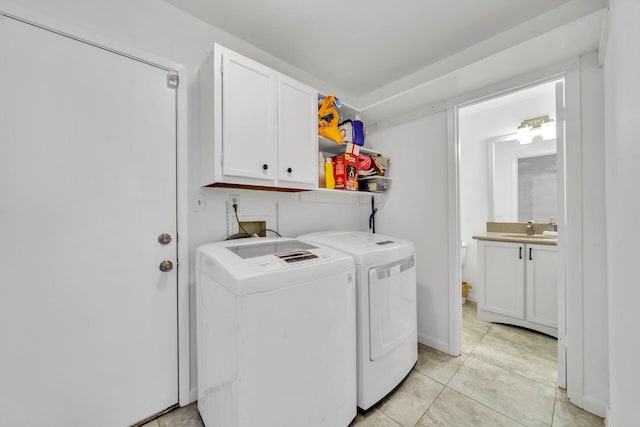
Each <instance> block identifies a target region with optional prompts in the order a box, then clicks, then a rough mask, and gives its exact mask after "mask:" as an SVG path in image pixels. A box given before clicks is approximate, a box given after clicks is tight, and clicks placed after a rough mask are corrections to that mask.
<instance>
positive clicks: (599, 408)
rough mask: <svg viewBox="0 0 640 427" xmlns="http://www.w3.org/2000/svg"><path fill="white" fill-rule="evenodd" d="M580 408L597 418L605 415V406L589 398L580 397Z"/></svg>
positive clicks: (599, 401) (597, 400)
mask: <svg viewBox="0 0 640 427" xmlns="http://www.w3.org/2000/svg"><path fill="white" fill-rule="evenodd" d="M582 406H583V408H582V409H584V410H585V411H587V412H591V413H592V414H596V415H597V416H599V417H605V416H606V415H607V404H606V403H604V402H602V401H601V400H599V399H596V398H593V397H591V396H582Z"/></svg>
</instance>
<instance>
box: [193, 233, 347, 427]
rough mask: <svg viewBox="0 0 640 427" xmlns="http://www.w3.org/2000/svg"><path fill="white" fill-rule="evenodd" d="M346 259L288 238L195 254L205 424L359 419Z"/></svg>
mask: <svg viewBox="0 0 640 427" xmlns="http://www.w3.org/2000/svg"><path fill="white" fill-rule="evenodd" d="M355 296H356V295H355V270H354V262H353V259H352V258H351V257H350V256H348V255H346V254H343V253H341V252H338V251H336V250H334V249H330V248H324V247H319V245H312V244H306V243H302V242H299V241H297V240H293V239H285V238H252V239H242V240H231V241H224V242H217V243H212V244H207V245H204V246H201V247H199V248H198V249H197V251H196V322H197V348H198V352H197V361H198V410H199V411H200V414H201V415H202V419H203V421H204V423H205V425H206V426H207V427H255V426H261V427H287V426H291V427H300V426H306V427H315V426H318V427H319V426H324V427H342V426H347V425H348V424H349V423H350V422H351V420H353V418H354V417H355V416H356V411H357V408H356V344H355V334H356V314H355V305H356V302H355Z"/></svg>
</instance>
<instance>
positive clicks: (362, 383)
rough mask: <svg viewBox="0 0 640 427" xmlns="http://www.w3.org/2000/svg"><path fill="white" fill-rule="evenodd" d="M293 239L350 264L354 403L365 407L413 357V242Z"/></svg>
mask: <svg viewBox="0 0 640 427" xmlns="http://www.w3.org/2000/svg"><path fill="white" fill-rule="evenodd" d="M298 239H299V240H301V241H304V242H307V243H311V244H318V245H323V246H329V247H333V248H336V249H339V250H341V251H343V252H346V253H348V254H350V255H351V256H353V258H354V260H355V262H356V278H357V280H356V293H357V297H356V298H357V344H358V406H359V407H360V408H362V409H368V408H370V407H371V406H372V405H373V404H375V403H376V402H378V401H379V400H380V399H382V398H383V397H384V396H385V395H387V394H388V393H389V392H390V391H391V390H393V388H394V387H396V386H397V385H398V384H399V383H400V382H401V381H402V379H403V378H404V377H405V376H406V375H407V374H408V373H409V371H411V369H412V367H413V366H414V365H415V363H416V361H417V360H418V337H417V326H416V324H417V317H416V313H417V303H416V268H415V248H414V245H413V242H410V241H407V240H402V239H397V238H395V237H390V236H385V235H382V234H372V233H367V232H354V231H326V232H319V233H311V234H305V235H303V236H299V237H298Z"/></svg>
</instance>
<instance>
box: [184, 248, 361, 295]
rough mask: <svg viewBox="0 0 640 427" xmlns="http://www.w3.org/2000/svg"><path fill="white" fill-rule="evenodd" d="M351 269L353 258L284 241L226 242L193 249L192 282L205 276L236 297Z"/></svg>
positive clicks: (334, 251) (332, 251) (309, 280)
mask: <svg viewBox="0 0 640 427" xmlns="http://www.w3.org/2000/svg"><path fill="white" fill-rule="evenodd" d="M353 268H354V263H353V259H352V258H351V257H350V256H348V255H346V254H344V253H342V252H340V251H337V250H335V249H332V248H327V247H322V246H315V245H311V244H308V243H303V242H300V241H297V240H295V239H288V238H251V239H242V240H228V241H223V242H216V243H209V244H206V245H202V246H200V247H199V248H198V249H197V250H196V271H197V272H198V274H197V275H196V281H198V276H199V275H200V274H205V275H207V276H209V277H210V278H212V279H213V280H214V281H216V282H217V283H219V284H221V285H222V286H224V287H226V288H227V289H229V290H230V291H231V292H233V293H235V294H236V295H247V294H252V293H258V292H264V291H269V290H274V289H278V288H284V287H288V286H295V285H297V284H301V283H309V282H311V281H314V280H317V279H319V278H323V277H328V276H334V275H339V274H341V273H343V272H352V271H353Z"/></svg>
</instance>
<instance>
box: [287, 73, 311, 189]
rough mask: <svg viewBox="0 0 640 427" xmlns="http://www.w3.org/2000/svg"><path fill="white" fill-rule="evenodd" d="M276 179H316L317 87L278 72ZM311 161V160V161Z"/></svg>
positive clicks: (299, 180) (297, 181) (309, 184)
mask: <svg viewBox="0 0 640 427" xmlns="http://www.w3.org/2000/svg"><path fill="white" fill-rule="evenodd" d="M278 141H279V146H278V166H279V167H278V181H279V183H280V185H284V183H298V184H306V185H308V186H309V188H311V187H316V186H317V183H318V161H317V158H318V91H317V90H315V89H313V88H310V87H309V86H307V85H304V84H302V83H300V82H298V81H296V80H293V79H290V78H288V77H286V76H283V75H279V76H278ZM310 162H311V163H313V164H311V163H310Z"/></svg>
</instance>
